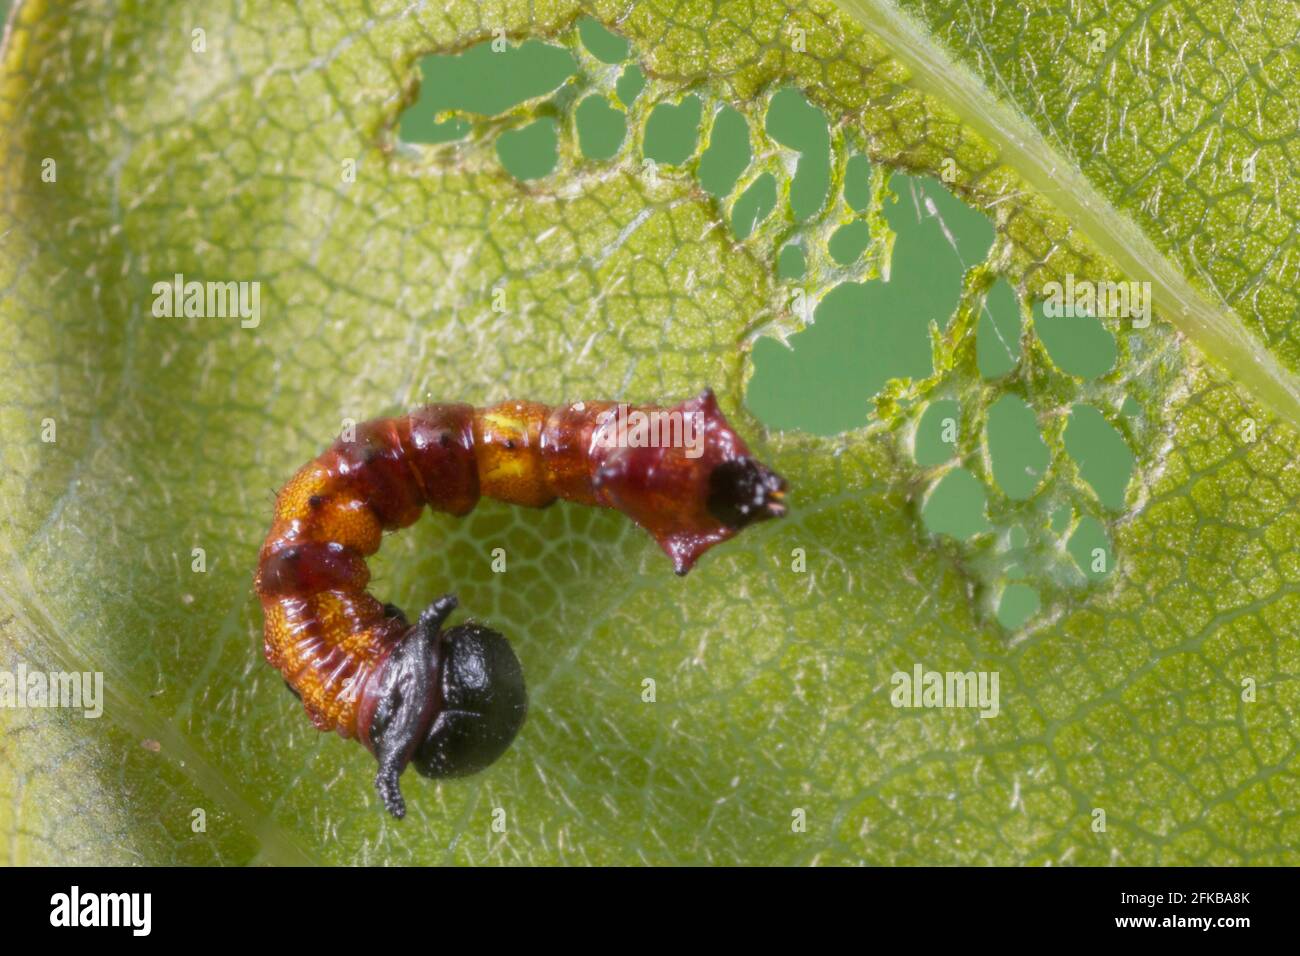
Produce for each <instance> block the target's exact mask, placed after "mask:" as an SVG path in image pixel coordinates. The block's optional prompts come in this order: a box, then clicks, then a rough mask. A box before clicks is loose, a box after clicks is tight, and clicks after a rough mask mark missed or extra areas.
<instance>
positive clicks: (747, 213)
mask: <svg viewBox="0 0 1300 956" xmlns="http://www.w3.org/2000/svg"><path fill="white" fill-rule="evenodd" d="M775 208H776V177H775V176H773V175H772V174H771V173H764V174H763V175H761V176H759V177H758V178H757V179H756V180H754V181H753V182H752V183H750V184H749V188H748V189H746V190H745V191H744V192H743V193H741V195H740V198H739V199H737V200H736V205H735V207H734V208H733V209H732V210H731V231H732V233H734V234H735V237H736V238H737V239H748V238H749V235H750V233H752V232H753V231H754V228H755V227H756V226H757V225H758V224H759V223H760V222H762V221H763V220H764V219H766V218H767V217H768V216H769V215H770V214H771V212H772V210H773V209H775Z"/></svg>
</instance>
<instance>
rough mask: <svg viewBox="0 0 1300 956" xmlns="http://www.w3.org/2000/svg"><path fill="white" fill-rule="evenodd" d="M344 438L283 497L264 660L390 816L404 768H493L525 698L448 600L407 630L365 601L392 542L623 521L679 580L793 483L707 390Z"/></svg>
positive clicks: (513, 408)
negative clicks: (401, 533) (376, 561)
mask: <svg viewBox="0 0 1300 956" xmlns="http://www.w3.org/2000/svg"><path fill="white" fill-rule="evenodd" d="M629 422H633V423H634V424H632V425H631V426H630V430H629ZM348 438H349V440H343V439H340V440H339V441H336V442H335V443H334V444H333V445H331V446H330V447H329V448H328V449H327V450H326V451H325V452H324V453H322V454H321V455H320V456H318V457H317V458H315V459H314V460H312V461H311V462H308V463H307V464H306V465H304V466H303V467H302V468H301V469H300V470H299V471H298V473H297V474H295V475H294V476H293V477H292V478H291V479H290V480H289V482H288V483H287V484H286V485H285V486H284V488H282V489H281V491H280V493H279V495H278V496H277V498H276V503H275V512H274V518H273V521H272V524H271V529H270V531H269V533H268V534H267V537H266V541H265V542H264V544H263V545H262V549H261V552H260V555H259V559H258V570H257V575H256V580H255V586H256V590H257V593H258V596H259V598H260V599H261V602H262V609H263V613H264V619H265V627H264V653H265V656H266V659H267V661H268V662H269V663H270V664H272V665H273V666H274V667H276V668H278V669H279V670H280V672H281V673H282V675H283V676H284V680H285V682H286V684H288V686H289V688H290V689H291V690H292V691H293V692H294V693H295V694H296V695H298V697H299V698H300V699H301V701H302V703H303V706H304V707H305V708H306V710H307V713H308V715H309V716H310V717H311V720H312V722H313V723H314V724H315V726H316V727H317V728H319V729H321V730H333V731H336V732H338V733H339V734H341V735H342V736H344V737H347V738H353V739H357V740H359V741H360V742H361V743H362V744H363V745H365V746H366V747H367V749H369V750H370V752H371V753H372V754H373V755H374V756H375V758H376V760H377V761H378V762H379V773H378V776H377V778H376V786H377V788H378V791H379V794H380V796H381V798H382V800H383V802H384V805H385V807H386V808H387V809H388V810H389V811H390V812H391V813H392V814H393V815H394V816H397V817H400V816H402V815H403V814H404V812H405V804H404V801H403V799H402V794H401V790H400V787H399V786H398V778H399V777H400V775H401V773H402V771H403V770H404V769H405V767H406V766H407V765H408V764H414V765H415V767H416V769H417V770H418V771H419V772H420V773H422V774H424V775H425V776H430V777H450V776H461V775H464V774H467V773H473V772H476V771H478V770H480V769H482V768H483V767H486V766H487V765H488V764H490V763H491V762H492V761H493V760H495V759H496V758H497V757H499V756H500V755H501V753H503V752H504V751H505V749H506V748H507V747H508V746H509V744H510V742H511V741H512V740H513V738H514V736H515V734H516V733H517V732H518V730H519V728H520V727H521V726H522V724H523V720H524V716H525V714H526V712H527V696H526V693H525V688H524V680H523V674H522V671H521V669H520V666H519V662H518V659H517V658H516V657H515V655H514V652H513V651H512V650H511V649H510V645H509V643H508V642H507V641H506V639H505V638H504V637H502V636H501V635H500V634H498V633H497V632H495V631H493V630H491V629H490V628H487V627H485V626H483V625H480V624H476V623H474V622H469V623H466V624H461V625H458V626H456V627H451V628H445V627H444V624H445V622H446V620H447V618H448V616H449V615H450V614H451V613H452V611H453V610H454V609H455V608H456V599H455V597H454V596H452V595H446V596H444V597H442V598H439V599H438V600H436V601H434V602H433V603H432V604H431V605H430V606H429V607H428V608H427V609H426V610H425V611H424V613H423V614H421V615H420V617H419V619H418V620H417V621H416V622H415V623H414V624H412V623H411V622H410V621H408V619H407V618H406V617H405V615H403V614H402V612H401V611H400V610H399V609H398V608H396V607H395V606H393V605H391V604H384V603H383V602H381V601H380V600H378V599H377V598H375V597H373V596H372V595H371V594H370V593H369V592H368V591H367V590H366V589H367V586H368V584H369V580H370V573H369V569H368V568H367V565H366V558H367V557H368V556H369V555H371V554H374V553H375V551H377V550H378V548H379V545H380V540H381V538H382V535H383V533H384V532H385V531H394V530H397V529H399V528H403V527H406V526H407V525H409V524H412V523H413V522H414V521H416V520H417V519H418V518H419V516H420V514H421V512H422V511H423V509H424V507H425V506H426V505H427V506H429V507H430V508H432V509H434V510H436V511H443V512H447V513H449V514H453V515H464V514H467V513H468V512H469V511H470V510H472V509H473V507H474V505H475V504H476V503H477V502H478V500H479V499H480V498H481V497H483V496H487V497H490V498H495V499H497V500H500V501H505V502H509V503H512V504H517V505H524V506H528V507H545V506H546V505H549V504H550V503H551V502H553V501H555V500H556V499H564V500H566V501H573V502H577V503H580V504H585V505H591V506H595V507H607V508H614V509H617V510H619V511H621V512H623V513H624V514H626V515H627V516H628V517H629V518H631V519H632V520H633V521H635V522H636V523H637V524H639V525H641V526H642V527H643V528H645V529H646V530H647V531H648V532H649V533H650V534H651V535H652V536H653V537H654V538H655V540H656V541H657V542H658V543H659V545H660V547H661V548H663V550H664V551H665V553H667V554H668V556H669V557H670V558H671V559H672V561H673V566H674V568H675V569H676V571H677V573H679V574H685V573H687V572H688V571H689V570H690V569H691V567H692V566H693V565H694V564H695V562H696V560H697V559H698V558H699V557H700V555H702V554H703V553H704V552H705V551H707V550H708V549H709V548H711V547H712V546H714V545H715V544H718V543H719V542H721V541H725V540H726V539H728V538H730V537H732V536H734V535H735V534H737V533H738V532H739V531H740V530H741V529H742V528H744V527H745V526H746V525H748V524H750V523H752V522H754V521H759V520H763V519H766V518H771V517H777V516H779V515H781V514H784V512H785V506H784V503H783V498H784V494H785V488H786V485H785V481H784V480H783V479H782V478H780V476H778V475H777V474H776V473H774V472H772V471H771V470H770V469H768V468H767V467H766V466H764V465H762V464H761V463H760V462H758V461H757V460H756V459H754V458H753V457H752V456H751V455H750V453H749V449H748V447H747V446H746V445H745V443H744V441H743V440H742V439H741V438H740V437H739V436H738V435H737V434H736V433H735V432H734V431H733V430H732V429H731V428H730V426H729V425H728V424H727V422H726V420H725V418H724V417H723V415H722V413H721V411H720V410H719V409H718V406H717V402H716V400H715V398H714V396H713V393H712V392H711V391H707V390H706V391H705V392H704V393H703V394H701V395H699V396H698V397H696V398H693V399H690V400H688V401H685V402H682V403H680V404H679V405H677V406H674V407H673V408H671V409H664V408H659V407H657V406H627V405H616V404H615V403H612V402H575V403H572V404H569V405H562V406H554V407H552V406H547V405H542V404H539V403H536V402H526V401H510V402H504V403H501V404H498V405H493V406H489V407H486V408H474V407H472V406H469V405H463V404H434V405H425V406H423V407H421V408H418V409H416V410H415V411H413V412H411V413H410V414H408V415H403V416H399V417H396V418H381V419H375V420H372V421H368V422H364V423H362V424H360V425H357V426H356V429H355V434H354V435H350V436H348Z"/></svg>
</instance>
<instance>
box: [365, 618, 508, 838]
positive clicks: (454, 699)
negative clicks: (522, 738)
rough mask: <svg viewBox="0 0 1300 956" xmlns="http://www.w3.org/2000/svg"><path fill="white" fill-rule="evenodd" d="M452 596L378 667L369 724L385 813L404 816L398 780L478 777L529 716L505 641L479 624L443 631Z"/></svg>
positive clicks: (424, 619)
mask: <svg viewBox="0 0 1300 956" xmlns="http://www.w3.org/2000/svg"><path fill="white" fill-rule="evenodd" d="M455 608H456V598H455V597H454V596H452V595H450V594H449V595H446V596H445V597H442V598H439V599H438V600H437V601H435V602H434V603H433V604H431V605H429V607H428V608H427V609H426V610H425V612H424V613H423V614H421V615H420V620H419V622H418V623H417V624H416V625H415V626H414V627H412V628H411V629H410V630H409V631H408V632H407V633H406V635H405V636H404V637H403V638H402V639H401V641H400V642H399V643H398V646H397V647H396V648H394V650H393V652H392V654H391V655H390V656H389V657H388V659H387V661H386V662H385V666H384V669H383V671H382V673H381V675H380V677H379V686H378V687H377V688H376V692H375V693H376V697H377V703H376V705H375V709H374V716H373V718H372V719H371V721H370V728H369V738H370V749H371V751H372V752H373V753H374V755H375V759H376V760H378V761H379V773H378V774H377V775H376V777H375V787H376V789H378V791H379V796H380V798H381V799H382V800H383V802H384V806H385V807H386V808H387V809H388V812H389V813H391V814H392V815H393V816H395V817H402V816H404V815H405V814H406V804H405V801H404V800H403V799H402V792H401V788H400V787H399V785H398V778H399V777H400V776H401V773H402V771H403V770H404V769H405V768H406V765H407V764H408V763H410V764H414V766H415V769H416V770H417V771H418V772H419V773H420V774H422V775H423V776H426V777H433V778H442V777H461V776H465V775H467V774H472V773H477V772H478V771H480V770H482V769H484V768H485V767H487V766H488V765H489V764H491V763H493V762H494V761H495V760H496V759H497V758H498V757H500V756H501V755H502V754H503V753H505V751H506V748H508V747H509V746H510V743H511V741H513V740H514V738H515V735H516V734H517V733H518V732H519V728H520V727H522V726H523V723H524V717H525V716H526V715H527V713H528V696H527V693H526V691H525V688H524V674H523V669H522V668H521V667H520V666H519V659H518V658H517V657H516V656H515V653H514V651H513V650H512V649H511V648H510V642H509V641H507V640H506V639H505V638H504V637H502V636H501V635H500V634H498V633H497V632H496V631H493V630H491V629H489V628H486V627H483V626H482V625H480V624H474V623H468V624H461V625H458V626H456V627H453V628H448V629H447V630H445V631H444V630H443V629H442V624H443V622H444V621H445V620H446V619H447V616H448V615H450V614H451V612H452V611H453V610H455Z"/></svg>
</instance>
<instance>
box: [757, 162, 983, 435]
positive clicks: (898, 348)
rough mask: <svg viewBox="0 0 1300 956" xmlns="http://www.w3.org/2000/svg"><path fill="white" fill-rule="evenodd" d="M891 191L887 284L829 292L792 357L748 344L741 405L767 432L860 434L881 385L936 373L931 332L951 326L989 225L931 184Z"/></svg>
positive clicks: (795, 339) (793, 341)
mask: <svg viewBox="0 0 1300 956" xmlns="http://www.w3.org/2000/svg"><path fill="white" fill-rule="evenodd" d="M891 186H892V188H893V189H894V191H895V193H896V194H897V195H898V196H899V197H900V201H898V202H892V203H887V204H886V206H885V216H886V219H887V221H888V223H889V225H890V228H891V229H893V230H894V233H895V240H894V252H893V265H892V268H891V269H890V272H889V280H888V281H878V280H872V281H869V282H864V283H856V282H844V283H841V284H840V285H838V286H837V287H835V288H834V289H832V290H831V291H830V292H829V293H827V294H826V296H825V297H823V298H822V300H821V302H820V303H819V304H818V306H817V311H816V313H815V314H814V317H815V319H816V321H815V323H814V324H813V325H811V326H810V327H809V328H807V329H804V330H802V331H800V332H798V333H796V334H794V335H792V336H790V347H789V348H785V347H784V346H782V345H780V344H778V343H776V342H773V341H771V340H770V339H766V338H762V339H759V340H758V341H757V342H756V343H755V344H754V352H753V356H754V374H753V377H752V378H751V379H750V381H749V387H748V392H747V396H748V397H747V403H748V405H749V407H750V409H752V410H753V412H754V414H755V415H757V416H758V417H759V419H760V420H762V421H763V422H764V423H765V424H767V425H770V426H772V427H775V428H802V429H805V430H807V431H810V432H813V433H815V434H819V435H831V434H836V433H837V432H840V431H843V430H845V429H847V428H856V427H859V426H861V425H863V424H865V422H866V417H867V412H868V411H869V409H870V407H871V404H870V400H871V398H873V397H874V396H875V395H876V394H877V393H878V392H879V391H880V388H881V386H883V385H884V384H885V382H886V381H887V380H889V379H891V378H924V377H926V376H928V375H930V374H931V373H932V372H933V371H934V365H933V361H932V355H931V351H930V333H929V324H930V322H934V323H936V324H937V325H938V326H939V327H940V328H943V327H946V326H947V325H948V322H949V321H950V319H951V317H952V314H953V312H954V311H955V310H956V308H957V304H958V302H959V301H960V298H961V284H962V275H963V273H964V271H965V268H966V266H967V265H968V264H973V263H974V262H976V261H979V260H982V259H983V258H984V257H985V256H986V255H987V253H988V249H989V247H990V246H991V245H992V242H993V225H992V223H990V222H989V221H988V219H987V218H985V217H984V216H983V215H981V214H980V213H978V212H975V211H974V210H973V209H970V208H969V207H967V206H966V205H965V204H963V203H962V202H961V201H960V200H959V199H957V198H956V197H954V196H953V195H951V194H950V193H949V192H948V191H947V190H946V189H944V188H943V187H942V186H940V185H938V183H937V182H934V181H930V180H918V179H913V178H912V177H909V176H905V175H903V174H895V175H894V177H893V179H892V180H891ZM778 396H779V398H778Z"/></svg>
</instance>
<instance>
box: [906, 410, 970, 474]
mask: <svg viewBox="0 0 1300 956" xmlns="http://www.w3.org/2000/svg"><path fill="white" fill-rule="evenodd" d="M960 427H961V406H960V405H958V404H957V402H956V400H955V399H951V398H942V399H939V400H938V401H935V402H931V403H930V405H929V406H928V407H927V408H926V410H925V411H924V412H922V413H921V420H920V421H919V422H917V424H916V438H915V441H914V444H913V446H912V455H913V457H914V458H916V463H917V464H918V465H921V466H922V467H925V468H929V467H931V466H933V465H941V464H943V463H944V462H945V461H948V460H949V459H951V458H952V457H953V455H955V454H956V452H957V439H958V437H959V429H960Z"/></svg>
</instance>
